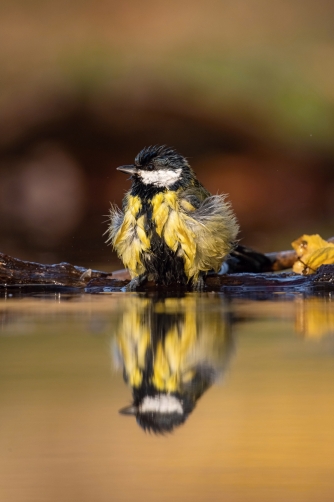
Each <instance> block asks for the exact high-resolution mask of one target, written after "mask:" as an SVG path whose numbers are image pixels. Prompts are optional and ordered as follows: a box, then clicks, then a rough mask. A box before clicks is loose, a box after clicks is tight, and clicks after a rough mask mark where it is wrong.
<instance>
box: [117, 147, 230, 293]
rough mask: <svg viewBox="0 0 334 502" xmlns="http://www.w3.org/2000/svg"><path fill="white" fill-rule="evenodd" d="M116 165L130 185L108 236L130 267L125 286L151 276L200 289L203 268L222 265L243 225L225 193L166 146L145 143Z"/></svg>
mask: <svg viewBox="0 0 334 502" xmlns="http://www.w3.org/2000/svg"><path fill="white" fill-rule="evenodd" d="M117 169H118V170H119V171H122V172H124V173H126V174H130V175H131V179H132V187H131V189H130V190H129V192H127V193H126V195H125V197H124V200H123V211H120V210H119V209H118V208H117V207H114V206H112V208H111V211H110V225H109V229H108V234H109V238H108V241H109V242H111V244H112V245H113V247H114V249H115V250H116V252H117V254H118V256H119V257H120V258H121V259H122V261H123V263H124V266H125V267H126V268H127V269H128V270H129V272H130V275H131V278H132V280H131V282H130V283H129V285H128V288H127V289H129V290H135V289H136V288H137V287H138V286H140V285H141V284H142V283H143V282H145V281H146V280H152V281H154V282H155V283H157V284H163V285H169V284H174V283H178V284H182V285H187V284H190V285H191V286H192V288H193V289H194V290H202V289H203V287H204V279H203V278H204V276H205V274H207V273H208V272H209V271H216V272H217V271H219V270H220V268H221V266H222V263H223V262H224V260H225V259H226V257H227V256H228V255H229V253H230V252H231V251H232V250H233V249H234V247H235V240H236V236H237V233H238V228H239V227H238V224H237V221H236V218H235V216H234V214H233V211H232V209H231V207H230V204H229V203H228V202H226V195H211V194H210V193H209V192H208V191H207V190H206V188H204V186H203V185H202V184H201V183H200V182H199V181H198V180H197V178H196V175H195V173H194V171H193V170H192V169H191V167H190V165H189V163H188V161H187V160H186V159H185V157H183V156H182V155H180V154H178V153H177V152H176V151H175V150H174V149H172V148H169V147H167V146H149V147H146V148H144V149H143V150H142V151H141V152H139V154H138V155H137V157H136V158H135V161H134V164H132V165H127V166H121V167H118V168H117Z"/></svg>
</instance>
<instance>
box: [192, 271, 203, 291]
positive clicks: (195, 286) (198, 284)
mask: <svg viewBox="0 0 334 502" xmlns="http://www.w3.org/2000/svg"><path fill="white" fill-rule="evenodd" d="M204 288H205V282H204V273H203V272H201V273H200V274H199V276H198V279H197V281H193V290H194V291H198V292H200V291H204Z"/></svg>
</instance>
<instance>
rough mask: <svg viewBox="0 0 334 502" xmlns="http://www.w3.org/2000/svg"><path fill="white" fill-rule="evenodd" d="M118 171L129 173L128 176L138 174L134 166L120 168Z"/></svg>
mask: <svg viewBox="0 0 334 502" xmlns="http://www.w3.org/2000/svg"><path fill="white" fill-rule="evenodd" d="M117 171H122V173H128V174H136V173H137V172H138V169H137V168H136V167H135V166H134V165H132V166H120V167H117Z"/></svg>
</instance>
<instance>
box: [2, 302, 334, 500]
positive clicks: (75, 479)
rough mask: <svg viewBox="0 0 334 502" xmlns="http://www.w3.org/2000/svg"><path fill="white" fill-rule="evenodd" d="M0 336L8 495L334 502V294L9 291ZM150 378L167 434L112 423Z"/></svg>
mask: <svg viewBox="0 0 334 502" xmlns="http://www.w3.org/2000/svg"><path fill="white" fill-rule="evenodd" d="M0 328H1V331H0V359H1V362H0V373H1V377H0V401H1V402H0V444H1V448H0V500H1V501H2V500H3V501H6V502H12V501H13V502H14V501H15V502H19V501H20V502H21V501H22V502H26V501H27V502H28V501H29V502H30V501H31V502H37V501H43V502H44V501H48V502H49V501H50V502H53V501H55V502H56V501H57V502H58V501H60V500H61V501H62V502H67V501H68V502H70V501H71V502H76V501H78V502H86V501H87V502H91V501H93V500H94V501H96V502H104V501H106V502H107V501H111V500H112V501H114V500H115V501H138V500H147V501H156V500H160V501H170V500H173V501H204V500H214V501H215V500H217V501H220V500H225V501H246V502H247V501H262V500H263V501H282V500H284V501H290V500H291V501H299V500H300V501H313V500H314V501H315V500H321V501H332V500H333V499H334V478H333V472H334V427H333V425H334V422H333V420H334V418H333V417H334V402H333V392H334V378H333V377H334V364H333V362H334V309H333V301H332V298H331V295H330V294H327V296H325V297H318V298H307V299H304V298H303V297H302V296H300V295H296V296H291V297H286V296H282V295H277V297H274V299H273V300H271V301H254V300H253V301H247V300H228V299H226V298H224V297H223V296H220V295H217V294H215V295H211V294H202V295H197V294H188V295H186V296H184V297H182V298H165V299H164V298H157V297H145V295H136V294H122V293H119V294H109V295H77V296H76V295H74V296H67V295H61V294H56V295H49V296H35V297H28V298H19V299H18V298H11V297H8V296H7V297H5V298H2V299H0ZM147 354H149V356H148V355H147ZM145 378H149V379H150V382H151V384H152V385H153V386H155V387H156V388H157V389H158V391H159V392H167V393H168V392H169V393H172V394H173V393H174V394H175V393H176V392H178V391H179V390H180V389H181V394H182V393H183V394H182V396H183V399H184V402H185V401H186V400H188V401H189V403H192V407H191V406H190V408H189V413H188V414H187V417H186V418H185V421H184V423H183V424H181V425H175V427H174V429H173V431H172V432H169V433H165V434H160V433H158V434H157V433H155V432H157V431H155V432H154V427H152V424H151V425H150V429H151V432H147V431H146V432H145V431H144V430H143V428H142V427H141V426H140V425H139V424H138V423H137V421H136V418H135V417H134V416H124V415H121V414H120V413H119V410H120V409H122V408H124V407H125V406H129V405H131V403H132V402H133V391H134V388H135V386H136V385H137V387H138V385H139V386H140V385H142V386H143V385H144V384H143V382H144V381H145ZM125 380H126V381H127V383H126V382H125ZM152 382H153V383H152ZM151 384H150V385H151ZM143 392H144V391H143ZM188 401H187V402H188ZM146 425H147V424H146ZM153 425H154V424H153ZM142 426H143V424H142ZM158 432H162V431H161V430H158Z"/></svg>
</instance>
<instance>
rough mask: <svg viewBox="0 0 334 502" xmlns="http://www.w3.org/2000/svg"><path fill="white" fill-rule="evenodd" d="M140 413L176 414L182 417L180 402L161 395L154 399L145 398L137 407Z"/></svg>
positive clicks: (174, 398)
mask: <svg viewBox="0 0 334 502" xmlns="http://www.w3.org/2000/svg"><path fill="white" fill-rule="evenodd" d="M139 411H140V413H178V414H180V415H182V413H183V408H182V404H181V401H179V399H177V398H176V397H174V396H169V395H165V394H161V395H159V396H156V397H151V396H145V397H144V399H143V401H142V403H141V404H140V406H139Z"/></svg>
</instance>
